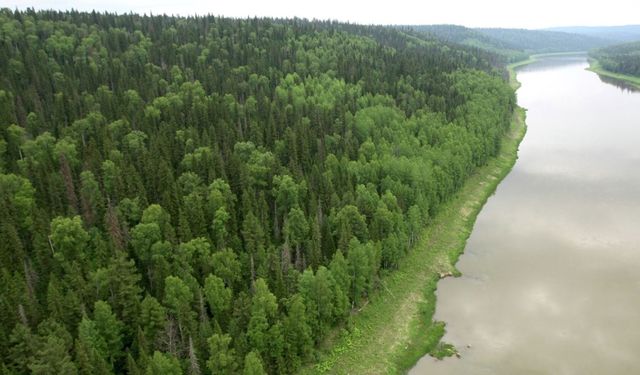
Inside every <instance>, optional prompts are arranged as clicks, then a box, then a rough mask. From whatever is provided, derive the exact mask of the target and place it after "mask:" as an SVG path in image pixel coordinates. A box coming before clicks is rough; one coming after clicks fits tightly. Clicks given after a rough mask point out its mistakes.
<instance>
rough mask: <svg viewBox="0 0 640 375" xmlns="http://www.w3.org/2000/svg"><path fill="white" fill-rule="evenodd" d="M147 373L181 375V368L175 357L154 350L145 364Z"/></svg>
mask: <svg viewBox="0 0 640 375" xmlns="http://www.w3.org/2000/svg"><path fill="white" fill-rule="evenodd" d="M145 373H146V374H147V375H156V374H166V375H182V374H183V372H182V368H180V362H179V361H178V359H177V358H175V357H174V356H172V355H171V354H165V353H161V352H158V351H156V352H154V353H153V357H151V358H150V359H149V364H148V365H147V371H146V372H145Z"/></svg>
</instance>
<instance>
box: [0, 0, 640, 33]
mask: <svg viewBox="0 0 640 375" xmlns="http://www.w3.org/2000/svg"><path fill="white" fill-rule="evenodd" d="M0 7H9V8H16V7H17V8H19V9H24V8H26V7H33V8H36V9H62V10H64V9H71V8H74V9H78V10H94V9H95V10H108V11H112V12H118V13H123V12H125V13H126V12H130V11H132V12H135V13H149V12H152V13H153V14H161V13H167V14H180V15H189V14H196V13H197V14H207V13H211V14H214V15H222V16H228V17H247V16H267V17H304V18H317V19H333V20H339V21H349V22H355V23H363V24H441V23H452V24H458V25H464V26H469V27H518V28H544V27H553V26H578V25H579V26H611V25H625V24H637V23H640V2H639V1H638V0H608V1H606V2H601V1H584V0H528V1H521V0H422V1H419V0H386V1H379V0H369V1H360V0H359V1H349V0H316V1H304V0H208V1H207V0H201V1H197V0H109V1H107V0H84V1H83V0H37V1H36V0H0Z"/></svg>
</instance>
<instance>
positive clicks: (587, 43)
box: [475, 29, 612, 53]
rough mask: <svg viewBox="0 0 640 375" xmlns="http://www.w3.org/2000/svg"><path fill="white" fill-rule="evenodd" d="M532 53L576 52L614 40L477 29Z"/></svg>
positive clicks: (575, 35)
mask: <svg viewBox="0 0 640 375" xmlns="http://www.w3.org/2000/svg"><path fill="white" fill-rule="evenodd" d="M475 30H477V31H478V32H481V33H482V34H484V35H487V36H489V37H491V38H493V39H497V40H500V41H502V42H504V43H508V44H509V45H512V46H515V47H517V48H518V49H521V50H524V51H527V52H530V53H553V52H576V51H588V50H591V49H593V48H599V47H604V46H606V45H610V44H611V43H612V42H611V41H610V40H607V39H602V38H598V37H594V36H587V35H580V34H571V33H567V32H559V31H548V30H526V29H475Z"/></svg>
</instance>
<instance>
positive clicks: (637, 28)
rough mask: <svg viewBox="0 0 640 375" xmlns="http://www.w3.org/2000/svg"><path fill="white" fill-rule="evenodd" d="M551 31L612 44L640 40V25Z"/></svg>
mask: <svg viewBox="0 0 640 375" xmlns="http://www.w3.org/2000/svg"><path fill="white" fill-rule="evenodd" d="M548 30H551V31H562V32H565V33H573V34H582V35H587V36H592V37H596V38H601V39H607V40H609V41H611V42H612V43H615V42H618V43H623V42H632V41H635V40H640V25H625V26H573V27H571V26H569V27H554V28H551V29H548Z"/></svg>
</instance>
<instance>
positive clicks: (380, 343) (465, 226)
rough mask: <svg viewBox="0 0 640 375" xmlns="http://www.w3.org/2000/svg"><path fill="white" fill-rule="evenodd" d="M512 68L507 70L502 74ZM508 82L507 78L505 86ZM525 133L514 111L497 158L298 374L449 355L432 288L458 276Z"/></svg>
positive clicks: (392, 366) (366, 370)
mask: <svg viewBox="0 0 640 375" xmlns="http://www.w3.org/2000/svg"><path fill="white" fill-rule="evenodd" d="M514 65H516V64H514ZM517 65H518V66H520V65H522V64H521V63H518V64H517ZM513 69H514V67H513V66H510V67H509V71H510V72H513ZM515 82H516V81H515V73H514V72H513V73H511V83H512V85H514V84H515ZM514 87H515V86H514ZM525 132H526V125H525V111H524V110H523V109H521V108H517V109H516V111H515V112H514V116H513V121H512V125H511V129H510V131H509V132H508V133H507V134H506V135H505V136H504V139H503V143H502V147H501V149H500V153H499V154H498V156H496V157H494V158H492V159H491V160H490V161H489V163H488V164H487V165H485V166H483V167H481V168H479V169H478V170H477V171H476V172H475V173H474V174H473V175H472V176H471V177H470V178H469V179H468V180H467V182H466V183H465V185H464V186H463V188H462V189H461V190H460V192H458V194H457V195H456V197H455V198H454V199H452V200H451V201H449V202H447V203H446V204H444V205H443V207H442V208H441V209H440V211H439V213H438V214H437V215H436V216H435V217H434V218H433V220H432V222H431V224H430V225H429V227H428V228H426V229H425V231H424V232H423V234H422V236H421V239H420V242H419V243H418V244H417V245H416V246H415V247H414V248H413V250H412V251H411V252H410V253H409V254H408V255H407V257H406V258H405V259H403V261H402V262H401V264H400V266H399V268H398V270H396V271H394V272H392V273H390V274H388V275H386V276H384V277H383V278H382V280H381V284H382V288H381V289H380V290H379V291H378V292H377V293H375V294H374V295H373V296H371V299H370V301H369V303H368V304H367V305H366V306H364V307H363V308H362V309H361V311H360V312H359V313H358V314H357V315H354V316H353V317H352V320H351V323H350V329H349V330H346V329H344V330H343V331H342V332H341V333H336V334H335V335H334V336H333V337H330V338H329V339H328V340H327V342H326V343H325V344H324V345H323V346H322V348H324V353H323V354H322V357H321V358H320V360H319V362H318V363H317V364H316V365H315V366H313V367H307V368H304V369H303V370H302V371H301V373H303V374H315V373H338V374H340V373H357V374H382V373H385V374H389V373H402V372H404V371H406V370H408V369H409V368H411V367H412V366H413V365H414V364H415V363H416V361H417V360H418V359H419V358H420V357H422V356H424V355H425V354H427V353H430V352H433V351H434V350H435V351H440V353H439V354H445V353H444V352H446V351H447V350H449V349H450V348H449V347H447V346H442V345H440V339H441V338H442V336H443V335H444V332H445V329H444V323H442V322H435V321H433V320H432V319H433V314H434V312H435V303H436V296H435V291H436V287H437V282H438V280H439V279H440V278H441V277H444V276H449V275H455V274H458V271H457V270H456V269H455V266H454V265H455V263H456V261H457V259H458V257H459V256H460V254H462V252H463V251H464V247H465V244H466V240H467V238H468V237H469V235H470V234H471V230H472V228H473V225H474V223H475V219H476V217H477V215H478V213H479V212H480V210H481V209H482V206H483V205H484V203H485V202H486V201H487V199H488V198H489V197H490V196H491V195H492V194H493V192H494V191H495V189H496V187H497V186H498V184H499V183H500V181H501V180H502V179H503V178H504V177H505V176H506V175H507V174H508V173H509V171H510V170H511V168H512V167H513V165H514V164H515V161H516V159H517V152H518V145H519V144H520V142H521V140H522V138H523V137H524V134H525ZM322 348H321V352H322ZM449 354H451V353H449Z"/></svg>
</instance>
